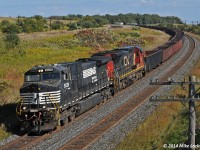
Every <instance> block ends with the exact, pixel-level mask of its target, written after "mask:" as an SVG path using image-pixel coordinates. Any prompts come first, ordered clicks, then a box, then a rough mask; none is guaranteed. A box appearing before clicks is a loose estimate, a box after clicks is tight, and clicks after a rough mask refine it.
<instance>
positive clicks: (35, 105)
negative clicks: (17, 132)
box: [17, 65, 69, 132]
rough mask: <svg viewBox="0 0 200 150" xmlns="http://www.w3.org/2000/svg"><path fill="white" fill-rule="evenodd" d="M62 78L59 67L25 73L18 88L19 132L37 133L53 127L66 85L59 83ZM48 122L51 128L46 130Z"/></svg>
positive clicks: (38, 67) (62, 74)
mask: <svg viewBox="0 0 200 150" xmlns="http://www.w3.org/2000/svg"><path fill="white" fill-rule="evenodd" d="M64 78H66V74H64V73H63V72H62V71H61V68H60V66H59V65H48V66H36V67H33V68H32V69H30V70H29V71H27V72H26V73H25V76H24V84H23V85H22V87H21V88H20V97H21V101H20V103H19V105H18V107H17V115H18V119H19V121H20V123H21V127H22V128H21V130H32V131H33V132H38V131H40V130H43V131H45V130H52V129H53V128H54V127H55V124H56V123H57V122H54V121H55V120H56V118H58V117H59V111H60V102H61V91H62V87H63V86H64V84H65V85H66V83H63V82H61V81H62V80H63V79H64ZM67 78H68V77H67ZM61 83H62V84H63V85H62V84H61ZM68 88H69V86H68ZM49 110H51V111H49ZM50 122H51V124H52V126H51V127H48V128H46V126H45V124H46V123H50Z"/></svg>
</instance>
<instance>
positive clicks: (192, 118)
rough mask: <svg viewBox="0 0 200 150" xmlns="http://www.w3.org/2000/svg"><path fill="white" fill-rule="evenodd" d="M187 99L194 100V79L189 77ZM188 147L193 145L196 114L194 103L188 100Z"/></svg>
mask: <svg viewBox="0 0 200 150" xmlns="http://www.w3.org/2000/svg"><path fill="white" fill-rule="evenodd" d="M189 81H190V83H189V95H188V96H189V98H195V94H196V93H195V84H194V83H195V77H194V76H190V77H189ZM189 113H190V114H189V115H190V116H189V145H195V129H196V112H195V102H194V101H193V100H192V99H190V101H189Z"/></svg>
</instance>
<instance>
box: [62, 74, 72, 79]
mask: <svg viewBox="0 0 200 150" xmlns="http://www.w3.org/2000/svg"><path fill="white" fill-rule="evenodd" d="M63 76H64V80H71V74H70V73H65V74H64V75H63Z"/></svg>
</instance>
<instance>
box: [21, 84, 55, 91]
mask: <svg viewBox="0 0 200 150" xmlns="http://www.w3.org/2000/svg"><path fill="white" fill-rule="evenodd" d="M56 90H58V86H55V85H46V84H42V83H39V84H38V83H37V84H36V83H32V84H25V85H23V86H22V87H21V89H20V93H39V92H51V91H56Z"/></svg>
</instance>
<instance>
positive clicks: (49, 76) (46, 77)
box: [42, 73, 60, 80]
mask: <svg viewBox="0 0 200 150" xmlns="http://www.w3.org/2000/svg"><path fill="white" fill-rule="evenodd" d="M58 79H60V74H59V73H44V74H42V80H58Z"/></svg>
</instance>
